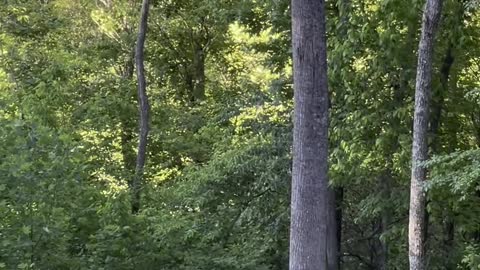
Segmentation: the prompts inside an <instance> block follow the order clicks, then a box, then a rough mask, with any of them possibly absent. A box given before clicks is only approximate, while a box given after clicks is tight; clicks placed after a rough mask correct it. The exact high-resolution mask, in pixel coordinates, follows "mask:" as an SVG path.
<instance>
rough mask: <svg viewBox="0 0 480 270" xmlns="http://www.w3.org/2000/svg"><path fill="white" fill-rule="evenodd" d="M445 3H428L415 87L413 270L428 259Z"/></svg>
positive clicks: (437, 0)
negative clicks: (431, 124) (429, 164)
mask: <svg viewBox="0 0 480 270" xmlns="http://www.w3.org/2000/svg"><path fill="white" fill-rule="evenodd" d="M442 2H443V1H442V0H427V3H426V4H425V10H424V12H423V19H422V34H421V37H420V43H419V49H418V65H417V78H416V85H415V115H414V123H413V145H412V177H411V187H410V215H409V227H408V243H409V261H410V269H411V270H423V269H425V266H426V256H425V201H426V194H425V191H424V189H423V186H424V182H425V180H426V177H427V171H426V168H424V167H423V166H422V165H421V163H422V162H424V161H426V160H427V159H428V140H427V139H428V138H427V135H428V132H427V131H428V118H429V103H430V96H431V89H430V88H431V81H432V66H433V64H432V62H433V48H434V46H433V45H434V38H435V33H436V30H437V27H438V24H439V21H440V15H441V9H442Z"/></svg>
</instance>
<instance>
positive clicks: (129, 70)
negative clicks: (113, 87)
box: [120, 49, 136, 181]
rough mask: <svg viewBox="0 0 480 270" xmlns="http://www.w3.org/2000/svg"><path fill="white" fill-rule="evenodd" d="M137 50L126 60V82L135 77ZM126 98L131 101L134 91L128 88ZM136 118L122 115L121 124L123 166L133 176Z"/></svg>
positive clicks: (124, 73)
mask: <svg viewBox="0 0 480 270" xmlns="http://www.w3.org/2000/svg"><path fill="white" fill-rule="evenodd" d="M134 59H135V50H133V49H132V53H130V54H129V55H128V57H127V59H126V61H125V65H124V67H123V70H122V74H121V75H122V80H123V81H124V83H129V82H130V81H131V80H132V79H133V73H134V70H135V64H134ZM125 94H126V98H127V100H128V101H130V98H131V97H132V96H133V95H134V93H133V91H130V89H128V92H127V93H125ZM133 119H134V118H133V117H132V116H131V115H120V125H121V129H122V130H121V135H120V139H121V144H122V145H121V147H122V148H121V152H122V157H123V166H124V167H125V170H126V171H127V172H128V175H129V176H131V175H132V174H133V173H134V171H135V158H136V157H135V151H133V150H132V149H131V148H130V143H131V142H132V140H133V139H134V130H133V121H134V120H133ZM128 180H129V181H131V180H132V179H131V177H128Z"/></svg>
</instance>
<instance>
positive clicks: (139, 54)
mask: <svg viewBox="0 0 480 270" xmlns="http://www.w3.org/2000/svg"><path fill="white" fill-rule="evenodd" d="M148 11H149V0H143V3H142V11H141V18H140V25H139V29H138V38H137V46H136V49H135V63H136V66H137V79H138V105H139V112H140V119H139V120H140V121H139V122H140V123H139V141H138V152H137V162H136V167H135V176H134V179H133V181H132V187H131V189H132V213H134V214H135V213H138V211H139V210H140V189H141V185H142V179H143V169H144V167H145V160H146V153H147V140H148V131H149V125H148V121H149V109H150V106H149V104H148V96H147V83H146V79H145V66H144V50H145V38H146V34H147V20H148Z"/></svg>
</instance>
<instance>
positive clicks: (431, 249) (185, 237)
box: [0, 0, 480, 270]
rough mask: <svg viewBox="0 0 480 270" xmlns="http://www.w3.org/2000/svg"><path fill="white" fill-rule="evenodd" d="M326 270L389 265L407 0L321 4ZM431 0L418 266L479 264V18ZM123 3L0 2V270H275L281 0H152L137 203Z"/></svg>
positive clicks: (407, 64)
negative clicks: (329, 241)
mask: <svg viewBox="0 0 480 270" xmlns="http://www.w3.org/2000/svg"><path fill="white" fill-rule="evenodd" d="M326 3H327V11H328V14H327V26H328V31H327V35H328V47H329V51H328V54H329V72H330V73H329V83H330V92H331V102H330V103H331V110H330V111H331V124H330V178H331V184H332V185H333V186H334V187H335V188H336V189H337V190H338V194H339V195H340V194H341V196H338V198H339V202H338V206H339V210H340V209H341V212H342V215H341V216H342V222H341V224H342V231H341V268H342V269H383V268H381V267H382V265H386V266H388V269H406V268H407V267H408V265H407V263H406V262H407V261H408V259H407V256H408V251H407V236H406V233H407V223H408V220H407V219H408V194H409V193H408V188H409V182H408V181H409V177H410V176H409V174H410V157H411V150H410V149H411V140H412V138H411V127H412V117H413V116H412V114H413V96H414V83H415V69H416V50H417V45H418V38H419V27H420V21H421V10H422V6H423V1H417V0H408V1H407V0H383V1H382V0H338V1H326ZM478 5H479V3H478V1H468V0H445V8H444V14H443V17H442V20H441V27H440V33H439V34H438V38H437V43H436V47H435V64H434V74H433V78H434V79H433V102H432V103H433V104H432V106H431V122H430V132H429V136H430V140H429V142H430V151H431V154H432V156H433V158H432V159H431V160H430V161H429V162H427V163H426V164H424V165H425V166H427V168H428V169H429V172H430V173H429V179H430V180H429V181H428V185H427V186H426V187H425V189H426V190H428V205H427V209H428V224H429V226H428V242H427V245H428V257H429V269H480V150H479V148H480V48H479V46H478V44H480V15H479V14H478V8H477V7H478ZM139 11H140V3H139V1H132V0H119V1H113V0H99V1H92V0H77V1H70V0H50V1H34V0H4V1H2V2H1V3H0V127H1V128H0V140H1V142H2V143H1V144H0V269H105V270H107V269H112V270H113V269H115V270H121V269H172V270H182V269H185V270H186V269H192V270H193V269H205V270H207V269H219V270H221V269H252V270H254V269H255V270H261V269H279V270H280V269H287V268H288V262H287V261H288V227H289V198H290V196H289V188H290V178H291V172H290V170H291V168H290V167H291V141H292V138H291V137H292V135H291V131H292V108H293V102H292V96H293V90H292V71H291V55H290V54H291V51H290V47H291V46H290V17H289V16H290V15H289V14H290V11H289V2H288V1H286V0H275V1H266V0H241V1H234V0H221V1H220V0H197V1H193V0H178V1H169V0H156V1H152V5H151V13H150V19H149V22H148V26H149V29H148V31H149V33H148V36H147V44H146V72H147V84H148V95H149V97H150V102H151V117H150V119H151V132H150V137H149V143H148V157H147V164H146V168H145V181H144V182H143V183H142V198H141V209H140V212H139V213H137V214H132V213H131V212H130V198H131V196H130V191H129V188H128V181H129V179H130V177H131V176H132V174H133V173H134V169H135V156H136V144H137V133H138V127H137V126H138V111H137V110H138V109H137V101H136V90H135V89H136V88H135V87H136V77H135V75H134V73H133V69H134V65H133V57H134V55H133V50H134V45H135V38H136V34H137V27H138V20H139Z"/></svg>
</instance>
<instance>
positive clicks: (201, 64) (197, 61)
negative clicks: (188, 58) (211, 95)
mask: <svg viewBox="0 0 480 270" xmlns="http://www.w3.org/2000/svg"><path fill="white" fill-rule="evenodd" d="M193 65H194V69H195V70H194V73H195V74H194V77H195V81H194V87H193V98H194V101H201V100H203V99H204V98H205V51H204V49H203V48H202V46H201V45H200V44H197V43H195V52H194V61H193Z"/></svg>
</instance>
